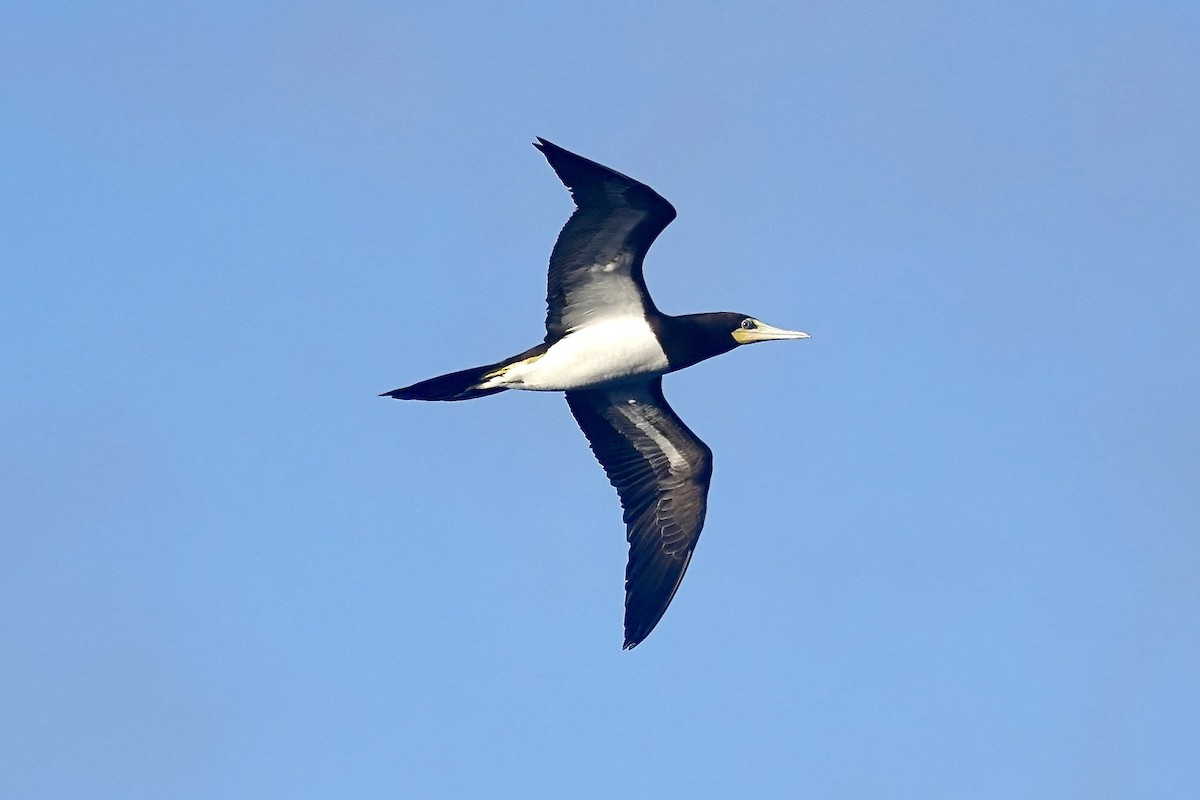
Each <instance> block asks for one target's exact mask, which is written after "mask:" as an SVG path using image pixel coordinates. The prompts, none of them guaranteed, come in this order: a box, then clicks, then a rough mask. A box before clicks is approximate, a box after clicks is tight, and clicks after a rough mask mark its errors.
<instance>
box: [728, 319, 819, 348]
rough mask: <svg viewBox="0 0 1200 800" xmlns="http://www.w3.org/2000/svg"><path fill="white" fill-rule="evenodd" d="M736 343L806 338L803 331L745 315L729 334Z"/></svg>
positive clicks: (807, 336) (806, 335)
mask: <svg viewBox="0 0 1200 800" xmlns="http://www.w3.org/2000/svg"><path fill="white" fill-rule="evenodd" d="M731 335H732V336H733V340H734V341H735V342H737V343H738V344H753V343H754V342H771V341H775V340H777V339H808V338H810V337H809V335H808V334H807V333H804V332H803V331H789V330H784V329H783V328H776V327H774V326H773V325H768V324H767V323H765V322H762V321H761V320H757V319H754V318H752V317H747V318H746V319H745V320H743V321H742V324H741V325H740V326H739V327H737V328H734V329H733V332H732V334H731Z"/></svg>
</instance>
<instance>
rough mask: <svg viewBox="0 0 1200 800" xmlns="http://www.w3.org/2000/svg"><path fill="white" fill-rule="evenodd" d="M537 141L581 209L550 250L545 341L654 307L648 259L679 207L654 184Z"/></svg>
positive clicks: (546, 142)
mask: <svg viewBox="0 0 1200 800" xmlns="http://www.w3.org/2000/svg"><path fill="white" fill-rule="evenodd" d="M534 146H535V147H537V148H538V149H539V150H541V151H542V153H543V154H544V155H545V156H546V160H547V161H549V162H550V166H551V167H553V168H554V171H555V172H556V173H558V177H559V178H560V179H561V180H562V182H563V183H564V184H566V186H567V188H568V189H570V190H571V196H572V197H573V198H574V199H575V205H576V206H578V208H576V210H575V213H573V214H572V215H571V217H570V219H568V220H567V224H566V225H565V226H563V229H562V232H561V233H560V234H559V235H558V241H557V242H555V243H554V250H553V251H552V252H551V253H550V275H549V280H548V281H547V287H546V306H547V310H546V341H548V342H549V341H552V340H554V339H557V338H559V337H561V336H563V335H565V334H566V333H568V332H569V331H572V330H574V329H575V328H578V327H580V326H582V325H585V324H587V323H589V322H592V321H597V320H601V319H604V318H606V317H616V316H639V317H640V316H643V315H644V313H645V311H646V310H647V309H649V310H651V311H653V310H655V309H654V303H653V301H652V300H651V299H650V296H649V294H648V293H647V292H646V284H645V282H644V281H643V280H642V259H643V258H644V257H645V255H646V251H647V250H649V249H650V245H651V244H653V242H654V240H655V238H656V237H657V236H658V234H659V233H661V232H662V229H663V228H665V227H667V225H668V224H670V222H671V220H673V219H675V208H674V207H673V206H672V205H671V204H670V203H668V202H667V201H666V200H664V199H663V198H662V197H660V196H659V195H658V193H657V192H655V191H654V190H653V189H651V188H650V187H649V186H646V185H645V184H642V183H638V182H637V181H635V180H633V179H632V178H628V177H626V176H624V175H622V174H621V173H619V172H616V171H614V170H611V169H609V168H608V167H604V166H601V165H600V164H597V163H596V162H595V161H589V160H587V159H586V158H582V157H580V156H577V155H575V154H574V153H571V152H569V151H567V150H564V149H562V148H561V147H559V146H558V145H556V144H553V143H551V142H548V141H546V140H545V139H538V140H537V144H535V145H534Z"/></svg>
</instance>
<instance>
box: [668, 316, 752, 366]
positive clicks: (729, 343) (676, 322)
mask: <svg viewBox="0 0 1200 800" xmlns="http://www.w3.org/2000/svg"><path fill="white" fill-rule="evenodd" d="M715 316H716V315H715V314H684V315H683V316H679V317H672V316H668V315H666V314H658V315H656V317H653V318H651V319H650V325H651V327H653V328H654V331H655V333H656V334H658V340H659V342H661V343H662V346H663V350H664V351H665V352H666V354H667V360H668V361H669V362H670V363H671V371H672V372H674V371H675V370H677V369H684V368H685V367H690V366H692V365H693V364H698V363H700V362H701V361H704V360H705V359H707V358H712V357H713V356H719V355H721V354H722V353H728V352H729V351H730V350H732V349H733V348H735V347H737V342H736V341H734V339H733V337H732V336H731V335H730V334H729V331H728V330H727V329H726V328H725V327H724V326H720V327H718V326H715V325H713V318H714V317H715Z"/></svg>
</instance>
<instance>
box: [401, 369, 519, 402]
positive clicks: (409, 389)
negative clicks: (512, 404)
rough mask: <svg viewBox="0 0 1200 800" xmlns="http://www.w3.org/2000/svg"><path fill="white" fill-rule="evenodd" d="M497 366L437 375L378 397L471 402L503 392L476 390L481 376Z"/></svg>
mask: <svg viewBox="0 0 1200 800" xmlns="http://www.w3.org/2000/svg"><path fill="white" fill-rule="evenodd" d="M498 366H499V365H497V364H488V365H487V366H486V367H472V368H471V369H464V370H460V371H458V372H451V373H450V374H449V375H439V376H438V377H436V378H430V379H429V380H427V381H421V382H420V383H414V384H413V385H412V386H405V387H403V388H400V389H393V390H392V391H390V392H384V393H383V394H381V395H379V396H380V397H394V398H396V399H397V400H471V399H473V398H476V397H484V396H486V395H489V394H495V393H496V392H503V391H504V388H505V387H503V386H494V387H492V388H490V389H480V388H478V385H479V384H480V383H481V382H482V381H483V376H484V375H487V374H488V373H489V372H491V371H493V370H495V369H497V367H498Z"/></svg>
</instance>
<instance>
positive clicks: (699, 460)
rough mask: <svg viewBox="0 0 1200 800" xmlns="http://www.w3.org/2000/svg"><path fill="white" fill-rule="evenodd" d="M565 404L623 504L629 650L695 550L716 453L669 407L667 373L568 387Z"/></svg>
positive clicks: (649, 626) (654, 619)
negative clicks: (577, 389)
mask: <svg viewBox="0 0 1200 800" xmlns="http://www.w3.org/2000/svg"><path fill="white" fill-rule="evenodd" d="M567 403H569V404H570V406H571V413H572V414H574V415H575V420H576V421H577V422H578V423H579V427H580V428H582V429H583V432H584V434H585V435H586V436H587V438H588V442H589V443H590V444H591V446H592V451H593V452H594V453H595V454H596V458H597V459H598V460H599V461H600V465H601V466H603V467H604V471H605V472H606V473H608V479H609V480H610V481H611V482H612V485H613V486H615V487H616V489H617V494H618V495H620V497H621V507H622V508H624V509H625V525H626V526H627V530H628V533H627V538H628V539H629V564H628V566H627V567H626V569H625V649H629V648H631V647H634V646H636V645H637V644H638V643H639V642H641V641H642V640H643V639H645V638H646V637H647V636H648V635H649V634H650V631H652V630H654V626H655V625H657V624H658V621H659V620H660V619H662V615H663V612H665V611H666V610H667V606H668V605H670V604H671V598H672V597H674V596H675V590H676V589H678V588H679V582H680V581H682V580H683V573H684V572H685V571H686V570H687V567H688V562H689V561H690V560H691V558H692V551H693V550H695V549H696V540H697V539H699V538H700V529H701V528H702V527H703V526H704V512H705V509H706V508H707V501H708V484H709V480H710V479H711V478H712V450H709V449H708V446H707V445H705V444H704V442H702V441H700V440H699V439H698V438H696V434H694V433H692V432H691V431H690V430H689V429H688V426H687V425H684V424H683V421H682V420H681V419H679V417H677V416H676V415H675V412H674V411H672V410H671V407H670V406H669V405H667V401H666V399H665V398H664V397H663V393H662V378H655V379H653V380H651V381H646V382H641V383H635V384H623V385H621V386H618V387H614V388H610V389H590V390H587V391H581V392H567Z"/></svg>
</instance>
